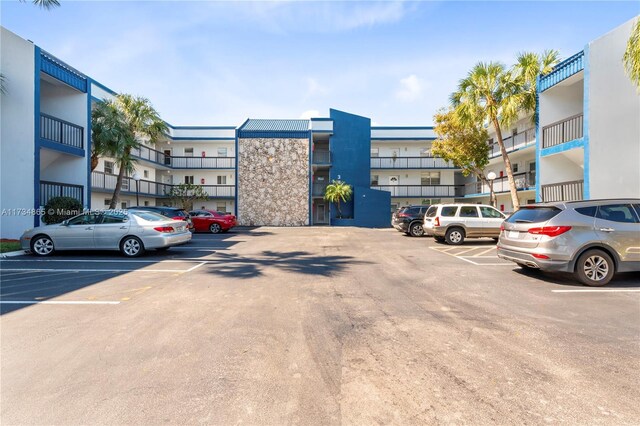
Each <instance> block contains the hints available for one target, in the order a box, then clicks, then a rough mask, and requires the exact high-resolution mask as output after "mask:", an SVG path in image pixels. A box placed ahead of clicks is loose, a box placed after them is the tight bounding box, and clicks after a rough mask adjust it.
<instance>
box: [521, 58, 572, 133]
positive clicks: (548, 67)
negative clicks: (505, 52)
mask: <svg viewBox="0 0 640 426" xmlns="http://www.w3.org/2000/svg"><path fill="white" fill-rule="evenodd" d="M559 62H560V53H559V52H558V51H557V50H545V51H544V52H542V54H538V53H533V52H524V53H520V54H519V55H518V58H517V59H516V64H515V65H514V66H513V67H512V71H511V72H512V73H513V76H514V78H515V83H516V84H517V86H518V93H516V94H514V96H515V97H516V98H517V99H518V102H516V103H519V104H520V106H519V108H520V110H521V111H522V112H525V113H527V114H531V113H533V114H532V116H531V121H532V122H533V123H537V120H538V116H537V113H536V100H537V96H536V95H537V94H536V89H537V80H538V76H539V75H545V74H549V73H550V72H551V71H553V68H554V67H555V66H556V65H558V63H559Z"/></svg>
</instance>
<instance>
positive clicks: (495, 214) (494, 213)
mask: <svg viewBox="0 0 640 426" xmlns="http://www.w3.org/2000/svg"><path fill="white" fill-rule="evenodd" d="M480 213H481V214H482V217H488V218H493V219H504V215H503V214H502V213H500V212H499V211H498V210H496V209H493V208H491V207H480Z"/></svg>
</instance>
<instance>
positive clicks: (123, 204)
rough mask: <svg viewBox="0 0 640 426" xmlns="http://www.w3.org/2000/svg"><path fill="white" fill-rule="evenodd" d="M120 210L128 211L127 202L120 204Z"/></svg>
mask: <svg viewBox="0 0 640 426" xmlns="http://www.w3.org/2000/svg"><path fill="white" fill-rule="evenodd" d="M120 208H122V209H126V208H127V202H126V201H123V202H122V203H120Z"/></svg>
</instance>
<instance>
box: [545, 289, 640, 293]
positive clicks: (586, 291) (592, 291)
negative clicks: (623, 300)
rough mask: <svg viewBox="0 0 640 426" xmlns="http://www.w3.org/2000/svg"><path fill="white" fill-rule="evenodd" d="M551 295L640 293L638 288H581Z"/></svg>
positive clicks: (558, 291) (557, 291)
mask: <svg viewBox="0 0 640 426" xmlns="http://www.w3.org/2000/svg"><path fill="white" fill-rule="evenodd" d="M551 292H552V293H640V288H583V289H576V290H551Z"/></svg>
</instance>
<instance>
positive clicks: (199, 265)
mask: <svg viewBox="0 0 640 426" xmlns="http://www.w3.org/2000/svg"><path fill="white" fill-rule="evenodd" d="M206 264H207V262H200V263H199V264H197V265H195V266H192V267H191V268H189V269H187V270H186V271H185V272H191V271H193V270H194V269H198V268H199V267H201V266H203V265H206Z"/></svg>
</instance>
